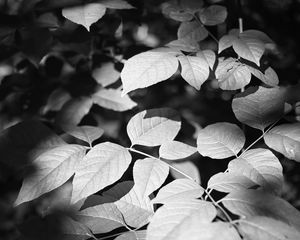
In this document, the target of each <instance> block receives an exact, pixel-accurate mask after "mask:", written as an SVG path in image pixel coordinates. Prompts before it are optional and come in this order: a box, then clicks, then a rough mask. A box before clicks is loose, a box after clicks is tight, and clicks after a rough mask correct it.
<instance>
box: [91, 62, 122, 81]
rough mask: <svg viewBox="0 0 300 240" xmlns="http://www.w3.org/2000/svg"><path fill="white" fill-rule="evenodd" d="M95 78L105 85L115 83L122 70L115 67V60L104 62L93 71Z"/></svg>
mask: <svg viewBox="0 0 300 240" xmlns="http://www.w3.org/2000/svg"><path fill="white" fill-rule="evenodd" d="M92 76H93V78H94V79H95V80H96V81H97V83H99V84H101V85H102V86H103V87H107V86H109V85H110V84H113V83H114V82H116V81H117V80H118V79H119V78H120V72H119V71H117V70H116V69H115V65H114V63H113V62H107V63H103V64H102V65H101V67H99V68H95V69H94V70H93V71H92Z"/></svg>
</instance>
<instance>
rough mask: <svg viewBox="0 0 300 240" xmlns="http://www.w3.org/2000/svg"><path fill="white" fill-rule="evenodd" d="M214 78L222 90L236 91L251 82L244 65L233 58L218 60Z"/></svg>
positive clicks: (248, 72) (249, 74)
mask: <svg viewBox="0 0 300 240" xmlns="http://www.w3.org/2000/svg"><path fill="white" fill-rule="evenodd" d="M215 74H216V78H217V79H218V82H219V85H220V88H221V89H223V90H237V89H240V88H243V87H245V86H246V85H247V84H248V83H249V82H250V80H251V73H250V71H249V69H248V68H247V66H246V65H244V64H242V63H240V62H238V61H236V59H234V58H227V59H225V60H223V61H222V60H221V59H219V63H218V65H217V69H216V72H215Z"/></svg>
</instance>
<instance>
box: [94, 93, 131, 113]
mask: <svg viewBox="0 0 300 240" xmlns="http://www.w3.org/2000/svg"><path fill="white" fill-rule="evenodd" d="M121 94H122V92H121V91H120V90H117V89H105V88H102V89H100V90H99V91H98V92H96V93H94V94H93V95H92V99H93V102H94V103H95V104H97V105H99V106H101V107H104V108H107V109H111V110H114V111H118V112H123V111H127V110H130V109H132V108H134V107H135V106H136V105H137V104H136V103H135V102H134V101H132V100H131V99H130V97H129V96H124V97H122V96H121Z"/></svg>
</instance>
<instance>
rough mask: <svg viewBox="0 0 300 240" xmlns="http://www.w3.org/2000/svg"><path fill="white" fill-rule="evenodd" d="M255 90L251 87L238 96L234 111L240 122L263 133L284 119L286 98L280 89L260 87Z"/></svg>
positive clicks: (234, 102)
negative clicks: (271, 125)
mask: <svg viewBox="0 0 300 240" xmlns="http://www.w3.org/2000/svg"><path fill="white" fill-rule="evenodd" d="M255 90H256V89H255V88H253V87H250V88H248V89H247V90H246V91H245V92H244V93H240V94H237V95H236V96H235V97H234V99H233V101H232V110H233V112H234V114H235V117H236V118H237V119H238V120H239V121H240V122H242V123H244V124H246V125H248V126H250V127H253V128H257V129H260V130H262V131H263V130H264V129H265V128H266V127H267V126H269V125H270V124H272V123H274V122H275V121H277V120H279V119H280V118H281V117H282V115H283V112H284V101H285V96H284V94H283V91H281V89H279V88H265V87H259V88H258V90H257V91H255ZM254 91H255V92H254Z"/></svg>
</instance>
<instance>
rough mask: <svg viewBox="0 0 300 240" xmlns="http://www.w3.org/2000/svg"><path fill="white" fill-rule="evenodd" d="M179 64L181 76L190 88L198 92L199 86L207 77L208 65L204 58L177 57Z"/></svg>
mask: <svg viewBox="0 0 300 240" xmlns="http://www.w3.org/2000/svg"><path fill="white" fill-rule="evenodd" d="M178 60H179V62H180V64H181V76H182V78H183V79H184V80H185V81H186V82H187V83H188V84H190V85H191V86H193V87H194V88H196V89H197V90H200V87H201V85H202V84H203V83H204V82H205V81H206V80H207V78H208V76H209V65H208V63H207V61H206V60H205V58H203V57H201V55H200V56H185V55H180V56H178Z"/></svg>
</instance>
